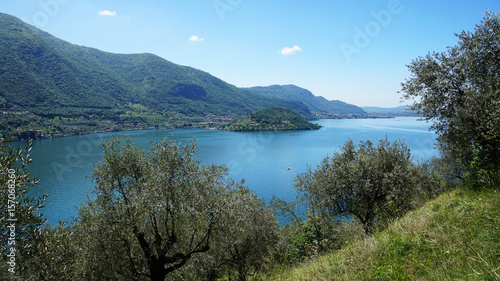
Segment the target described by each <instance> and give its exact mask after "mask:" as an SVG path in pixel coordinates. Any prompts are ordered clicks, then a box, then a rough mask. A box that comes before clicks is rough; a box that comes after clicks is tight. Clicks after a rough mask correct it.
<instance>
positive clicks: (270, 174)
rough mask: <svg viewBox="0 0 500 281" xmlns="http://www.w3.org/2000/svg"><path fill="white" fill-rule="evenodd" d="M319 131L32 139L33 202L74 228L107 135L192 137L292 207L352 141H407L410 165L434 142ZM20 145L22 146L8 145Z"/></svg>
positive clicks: (419, 126)
mask: <svg viewBox="0 0 500 281" xmlns="http://www.w3.org/2000/svg"><path fill="white" fill-rule="evenodd" d="M317 123H319V124H320V125H322V126H323V128H321V129H320V130H317V131H290V132H224V131H217V130H204V129H175V130H144V131H129V132H113V133H102V134H94V135H85V136H76V137H65V138H57V139H47V140H37V141H35V142H34V143H33V150H32V158H33V164H32V165H31V166H29V169H30V171H31V173H32V175H33V176H35V177H37V178H39V179H40V182H39V184H38V185H37V186H36V187H35V188H34V189H33V191H32V192H30V194H31V195H40V194H42V193H47V194H49V197H48V199H47V201H46V203H45V206H46V207H45V208H44V209H42V212H43V213H44V215H45V217H46V218H47V221H48V222H49V223H50V224H52V225H55V224H57V223H58V222H59V221H60V220H65V221H71V220H72V218H73V217H74V216H75V215H76V206H78V205H80V204H81V203H82V202H83V200H84V199H85V198H87V196H92V194H91V189H92V187H93V182H92V180H91V179H90V177H91V174H92V165H93V164H97V163H98V162H99V161H101V160H102V157H101V151H100V148H99V143H100V142H101V140H102V139H103V138H107V137H109V136H111V135H115V136H116V135H123V134H127V135H130V136H131V137H132V139H133V140H134V141H135V142H136V144H137V145H141V146H146V147H147V146H149V142H150V141H152V142H160V141H161V140H162V139H163V138H164V137H166V136H171V135H172V134H173V135H175V136H178V137H179V139H180V140H185V139H186V138H190V139H192V138H196V144H197V146H198V153H197V154H196V156H195V158H196V159H198V160H200V161H201V162H202V163H204V164H210V163H217V164H223V165H226V166H228V167H229V168H230V177H231V178H233V179H234V180H241V179H245V181H246V185H247V186H248V187H250V189H252V190H254V191H255V192H256V193H257V194H258V195H259V196H260V197H261V198H263V199H269V198H270V197H271V196H272V195H277V196H278V197H283V198H285V199H288V200H293V199H294V197H295V192H294V188H293V181H294V178H295V177H296V175H297V174H298V173H302V172H305V171H306V169H307V166H308V165H310V166H312V167H315V166H316V165H318V164H319V163H320V161H321V160H322V159H323V158H324V157H325V156H326V155H330V156H332V155H333V154H334V153H335V152H337V151H339V150H340V149H339V148H340V146H342V145H343V144H344V143H345V142H346V141H347V140H348V139H349V138H351V139H353V140H354V141H355V143H359V141H361V140H363V141H365V140H371V141H373V142H375V143H376V142H377V140H378V139H382V138H385V136H387V137H388V138H389V139H390V140H398V139H404V140H405V142H406V144H407V145H408V147H410V148H411V151H412V153H413V155H414V159H415V161H419V160H422V159H429V158H430V157H432V156H434V155H436V154H437V152H436V151H435V150H434V143H435V137H436V135H435V134H434V133H432V132H429V131H428V128H429V124H428V123H426V122H424V121H417V118H411V117H402V118H395V119H344V120H320V121H318V122H317ZM11 145H15V146H21V145H24V144H23V143H12V144H11Z"/></svg>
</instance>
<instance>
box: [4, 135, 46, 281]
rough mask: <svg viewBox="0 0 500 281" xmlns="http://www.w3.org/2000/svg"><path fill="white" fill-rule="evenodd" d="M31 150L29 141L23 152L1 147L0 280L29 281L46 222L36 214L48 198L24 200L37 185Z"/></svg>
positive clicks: (9, 147) (19, 149) (17, 149)
mask: <svg viewBox="0 0 500 281" xmlns="http://www.w3.org/2000/svg"><path fill="white" fill-rule="evenodd" d="M31 149H32V141H31V140H28V142H27V144H26V148H25V149H23V148H20V147H19V148H15V147H11V146H7V145H5V144H4V143H0V206H1V207H0V233H1V235H0V256H1V257H2V258H1V265H0V279H1V280H28V279H27V278H26V276H27V275H28V273H29V271H31V270H32V267H31V263H30V259H31V258H32V257H34V256H36V255H37V247H36V245H37V243H38V242H39V241H40V230H41V226H42V224H43V223H44V222H45V219H44V218H43V215H42V214H40V213H39V210H40V209H41V208H43V202H44V201H45V199H46V197H47V195H43V196H41V197H39V198H32V197H29V196H27V192H28V190H30V189H31V188H34V187H35V186H36V184H37V183H38V180H37V179H35V178H32V177H31V175H30V172H29V170H28V165H29V164H30V163H32V159H31V156H30V151H31Z"/></svg>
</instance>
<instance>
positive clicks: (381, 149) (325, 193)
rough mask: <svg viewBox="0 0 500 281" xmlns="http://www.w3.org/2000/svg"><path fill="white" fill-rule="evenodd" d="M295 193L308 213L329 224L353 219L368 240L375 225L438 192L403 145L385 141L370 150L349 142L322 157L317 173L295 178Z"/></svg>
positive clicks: (368, 144)
mask: <svg viewBox="0 0 500 281" xmlns="http://www.w3.org/2000/svg"><path fill="white" fill-rule="evenodd" d="M295 186H296V188H297V189H298V191H299V192H301V194H302V196H303V197H304V198H305V200H306V201H308V202H309V206H310V208H313V209H314V210H315V212H316V213H317V214H319V215H321V216H324V217H327V218H329V219H330V220H332V221H334V220H340V219H342V218H344V219H348V218H349V219H350V218H353V219H354V218H355V219H358V220H359V221H360V223H361V224H362V225H363V228H364V231H365V232H366V233H367V234H371V233H372V232H373V230H374V226H375V223H376V221H377V220H378V221H381V220H386V219H387V218H390V217H394V216H398V215H400V214H402V213H403V212H405V211H406V210H409V209H411V208H413V206H414V205H415V204H416V203H417V202H418V197H419V195H422V196H424V194H426V193H427V192H425V191H426V190H428V189H430V188H438V186H439V185H438V182H437V180H436V179H435V178H434V177H433V176H432V175H431V174H429V173H427V172H426V171H424V170H423V169H421V168H420V167H419V166H418V165H417V164H415V163H413V162H412V156H411V153H410V149H409V148H408V147H407V146H406V145H405V144H404V142H400V141H395V142H393V143H391V142H390V141H389V140H388V139H387V138H386V139H383V140H380V141H379V143H378V144H377V145H376V146H375V145H374V144H373V143H372V142H370V141H366V142H360V144H359V146H358V147H356V146H355V145H354V142H353V141H352V140H349V141H347V142H346V143H345V145H344V146H343V147H341V152H340V153H338V152H337V153H335V154H334V156H333V157H329V156H327V157H325V158H324V159H323V160H322V162H321V163H320V165H318V167H317V168H316V170H312V169H311V167H309V169H308V171H307V172H305V173H302V174H299V175H298V176H297V178H296V183H295Z"/></svg>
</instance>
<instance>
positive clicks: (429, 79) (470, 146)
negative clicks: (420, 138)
mask: <svg viewBox="0 0 500 281" xmlns="http://www.w3.org/2000/svg"><path fill="white" fill-rule="evenodd" d="M457 37H458V39H459V41H458V43H457V45H456V46H453V47H449V48H448V50H447V51H446V52H441V53H433V54H428V55H427V56H425V57H420V58H417V59H415V60H414V61H412V63H411V64H410V65H409V66H408V68H409V70H410V72H411V76H410V77H409V78H408V79H406V81H405V82H404V83H402V92H403V98H404V99H412V100H414V105H413V109H414V110H416V111H418V112H419V113H421V114H422V115H423V116H424V117H425V118H426V119H427V120H432V121H433V122H434V125H433V126H432V128H433V129H434V130H435V131H436V133H437V134H438V135H439V137H438V140H439V141H440V142H442V143H446V144H447V145H448V147H449V148H451V151H452V152H453V153H454V154H456V155H460V156H459V160H460V161H461V162H462V163H463V164H465V165H466V167H467V168H468V173H467V175H468V176H469V178H470V179H471V180H472V181H471V183H479V182H481V185H482V184H487V185H495V184H496V183H498V178H499V177H498V173H499V171H498V167H499V166H500V163H499V161H500V160H499V159H500V125H499V124H500V14H498V13H491V12H487V13H486V14H485V16H484V18H483V21H482V22H481V23H480V24H478V25H476V28H475V30H474V31H473V32H465V31H463V32H462V33H460V34H457ZM479 174H482V175H483V176H481V177H478V176H479ZM487 174H489V175H490V176H486V175H487Z"/></svg>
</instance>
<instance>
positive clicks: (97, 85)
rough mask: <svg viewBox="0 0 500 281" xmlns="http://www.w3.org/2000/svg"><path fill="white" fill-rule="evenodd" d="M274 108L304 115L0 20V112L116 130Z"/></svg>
mask: <svg viewBox="0 0 500 281" xmlns="http://www.w3.org/2000/svg"><path fill="white" fill-rule="evenodd" d="M273 106H281V107H286V108H290V109H293V110H295V111H297V112H298V113H300V114H302V115H304V116H309V115H310V114H311V112H310V111H309V109H308V108H307V107H306V106H305V105H304V104H302V103H300V102H296V101H285V100H282V99H278V98H271V97H264V96H262V95H259V94H256V93H253V92H250V91H247V90H244V89H240V88H237V87H235V86H233V85H231V84H228V83H226V82H224V81H222V80H221V79H219V78H217V77H214V76H212V75H210V74H208V73H206V72H203V71H201V70H198V69H195V68H192V67H187V66H180V65H177V64H174V63H172V62H169V61H167V60H165V59H163V58H161V57H158V56H156V55H153V54H130V55H125V54H113V53H107V52H103V51H100V50H97V49H94V48H88V47H83V46H78V45H74V44H71V43H68V42H66V41H63V40H60V39H58V38H56V37H54V36H52V35H50V34H48V33H46V32H44V31H41V30H39V29H37V28H35V27H33V26H31V25H29V24H26V23H24V22H22V21H21V20H19V19H17V18H15V17H13V16H10V15H7V14H2V13H0V109H2V108H4V109H12V108H15V109H17V110H18V111H19V112H29V113H30V114H34V115H35V117H39V118H45V119H53V118H57V117H62V118H98V119H99V120H103V119H105V120H113V121H115V122H123V121H124V120H125V121H126V120H128V119H127V118H129V119H130V118H132V117H134V116H150V117H151V116H153V117H155V118H156V119H158V120H161V119H162V118H166V117H168V116H172V115H173V114H178V115H181V116H206V115H218V116H222V115H227V114H237V115H242V114H247V113H250V112H253V111H255V110H258V109H262V108H267V107H273ZM28 121H29V120H28ZM0 125H4V123H2V124H0Z"/></svg>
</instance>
